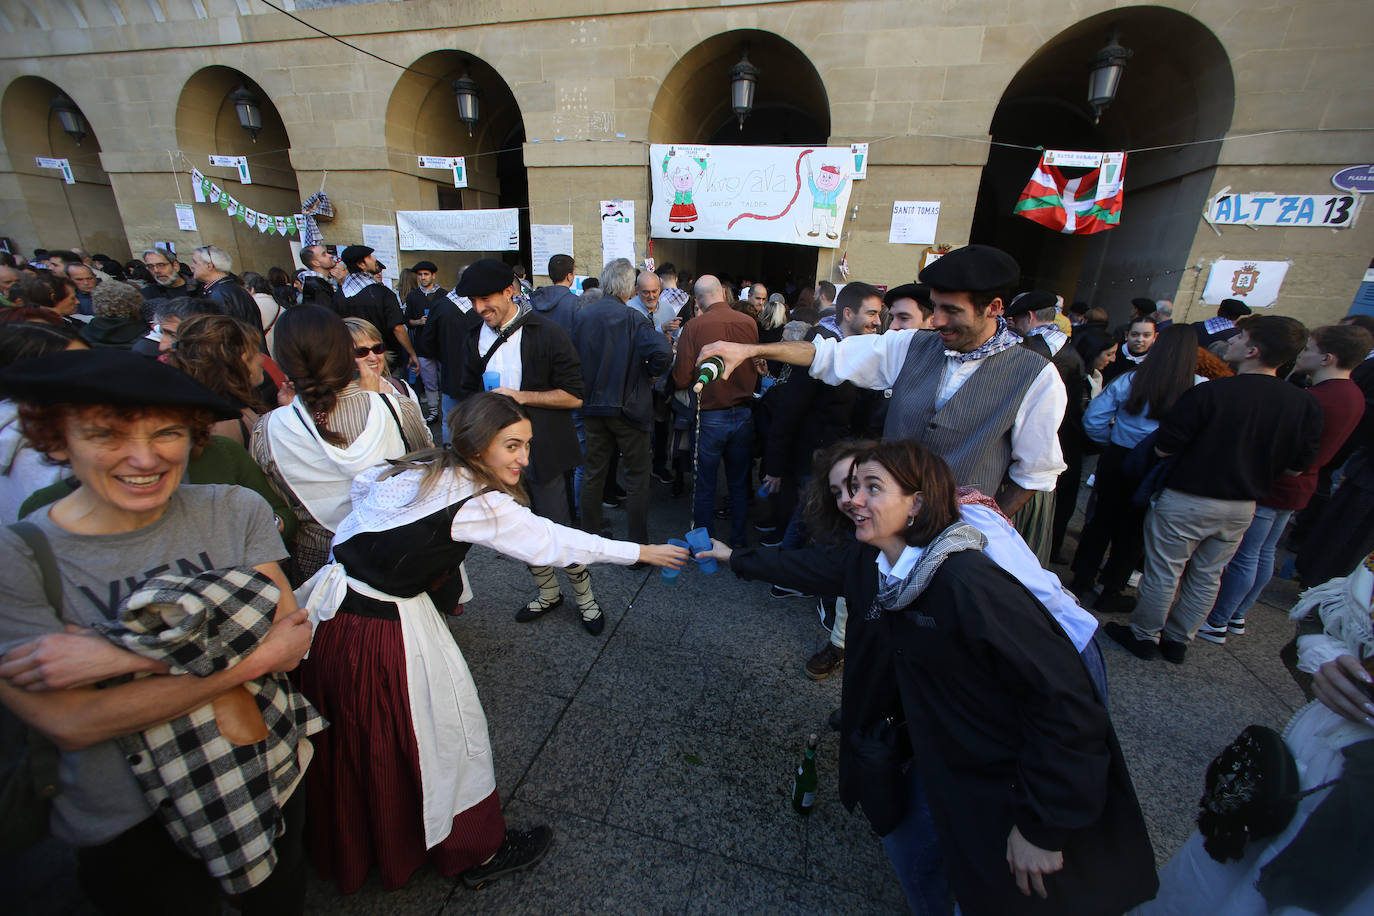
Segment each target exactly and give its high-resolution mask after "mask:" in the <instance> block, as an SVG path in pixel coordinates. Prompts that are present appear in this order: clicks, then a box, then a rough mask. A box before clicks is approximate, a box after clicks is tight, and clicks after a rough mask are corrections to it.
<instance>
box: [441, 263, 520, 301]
mask: <svg viewBox="0 0 1374 916" xmlns="http://www.w3.org/2000/svg"><path fill="white" fill-rule="evenodd" d="M514 285H515V271H514V270H513V269H512V268H511V266H510V265H509V264H506V263H504V262H502V261H498V260H496V259H495V258H483V259H482V260H480V261H473V262H472V263H471V264H469V265H468V267H467V270H465V271H463V279H461V280H459V281H458V289H457V290H455V292H457V293H458V295H460V296H466V297H468V298H469V299H475V298H476V297H478V296H490V295H491V294H492V293H499V292H501V290H503V289H506V288H507V287H511V286H514Z"/></svg>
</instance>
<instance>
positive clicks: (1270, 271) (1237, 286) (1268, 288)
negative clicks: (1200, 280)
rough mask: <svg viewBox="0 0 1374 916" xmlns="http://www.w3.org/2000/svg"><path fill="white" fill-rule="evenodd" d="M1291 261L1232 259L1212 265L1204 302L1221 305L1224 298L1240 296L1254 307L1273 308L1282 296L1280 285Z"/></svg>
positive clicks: (1203, 291) (1203, 296)
mask: <svg viewBox="0 0 1374 916" xmlns="http://www.w3.org/2000/svg"><path fill="white" fill-rule="evenodd" d="M1291 263H1292V262H1291V261H1228V260H1221V261H1216V262H1214V263H1213V264H1212V272H1211V273H1209V274H1208V275H1207V285H1206V287H1204V288H1203V290H1202V301H1203V302H1205V303H1207V304H1208V305H1220V304H1221V300H1223V299H1239V300H1240V301H1241V302H1244V303H1245V304H1246V305H1248V306H1250V307H1251V308H1269V307H1270V306H1272V305H1273V304H1274V303H1275V302H1277V301H1278V298H1279V287H1280V286H1282V285H1283V278H1284V276H1285V275H1286V274H1287V273H1288V267H1289V265H1290V264H1291Z"/></svg>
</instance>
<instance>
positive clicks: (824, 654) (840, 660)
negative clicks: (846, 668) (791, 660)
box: [806, 642, 844, 681]
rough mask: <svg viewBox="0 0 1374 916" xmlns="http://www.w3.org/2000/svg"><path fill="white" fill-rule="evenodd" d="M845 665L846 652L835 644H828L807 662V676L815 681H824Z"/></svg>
mask: <svg viewBox="0 0 1374 916" xmlns="http://www.w3.org/2000/svg"><path fill="white" fill-rule="evenodd" d="M843 664H844V650H843V649H841V648H839V647H838V646H836V645H835V644H834V643H829V642H828V643H826V644H825V645H824V646H822V647H821V651H819V652H817V653H816V654H815V655H813V656H811V657H810V658H808V659H807V660H806V676H807V677H809V678H811V680H813V681H823V680H825V679H826V678H828V677H830V675H832V674H834V673H835V669H836V668H838V667H840V666H841V665H843Z"/></svg>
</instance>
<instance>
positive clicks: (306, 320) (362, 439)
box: [178, 305, 434, 584]
mask: <svg viewBox="0 0 1374 916" xmlns="http://www.w3.org/2000/svg"><path fill="white" fill-rule="evenodd" d="M182 327H183V328H184V327H185V324H184V323H183V325H182ZM178 336H180V335H179V334H178ZM273 356H274V357H276V361H277V365H278V366H280V367H281V370H282V371H283V372H284V373H285V374H286V377H287V378H288V379H289V380H290V381H291V384H292V386H293V388H294V391H295V396H294V398H293V399H292V400H291V401H290V403H288V404H287V405H286V406H284V407H279V408H278V409H276V410H274V411H272V412H271V413H270V414H268V415H267V417H266V418H265V419H264V420H263V422H261V423H259V424H258V425H257V426H256V427H255V428H254V429H253V440H252V447H251V451H252V453H253V459H254V460H255V461H257V463H258V464H259V465H261V467H262V469H263V470H264V471H266V472H267V476H268V478H269V479H270V480H271V481H272V484H273V485H274V486H275V487H276V488H277V489H278V491H280V492H281V494H282V496H284V497H285V498H286V500H287V502H288V503H290V505H291V507H292V510H293V511H294V512H295V513H296V517H297V518H298V519H299V520H300V523H301V524H300V529H299V533H298V534H297V536H296V551H295V555H294V560H295V569H294V571H293V575H292V581H293V583H294V584H299V583H300V582H304V581H305V580H306V579H308V578H310V576H312V575H314V573H315V571H316V570H318V569H319V568H320V567H321V566H323V565H324V563H325V561H326V560H328V559H329V545H330V541H332V540H333V537H334V532H335V531H336V530H337V529H338V526H339V524H340V523H341V522H342V521H343V520H344V517H345V516H347V515H348V513H349V510H350V509H351V508H352V500H351V499H350V496H349V488H350V486H351V485H352V483H353V478H355V477H357V476H358V474H359V473H361V472H362V471H364V470H366V469H367V468H369V467H372V466H373V465H377V464H381V463H382V462H383V461H386V460H387V459H390V458H399V457H401V456H402V455H404V454H406V453H408V452H412V451H415V450H417V449H422V448H428V447H429V446H431V445H433V444H434V442H433V439H431V438H430V434H429V428H428V427H427V426H425V420H424V417H423V415H421V413H420V408H419V407H418V406H417V405H416V404H415V402H414V401H411V400H410V399H409V398H406V397H402V396H401V395H398V394H395V393H394V392H389V391H388V390H387V389H389V388H390V386H389V385H388V386H386V388H383V387H382V386H383V384H384V383H383V381H382V378H381V376H380V375H378V374H377V373H375V372H371V371H369V370H367V369H366V368H363V369H361V370H360V368H359V366H358V364H357V362H356V361H355V360H354V357H353V337H352V335H351V334H350V333H349V331H348V326H347V325H345V324H344V322H343V319H342V318H340V317H339V316H338V315H336V314H335V313H334V312H332V311H330V310H329V309H326V308H323V307H321V306H317V305H303V306H299V307H297V308H293V309H288V310H287V311H286V313H285V314H284V315H282V317H281V318H280V319H279V320H278V322H277V328H276V348H275V350H274V352H273Z"/></svg>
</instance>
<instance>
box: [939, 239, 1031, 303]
mask: <svg viewBox="0 0 1374 916" xmlns="http://www.w3.org/2000/svg"><path fill="white" fill-rule="evenodd" d="M917 279H919V280H920V281H921V282H922V283H925V284H926V285H928V286H930V287H932V288H933V289H940V290H946V291H948V292H953V293H958V292H966V293H981V292H989V291H998V290H1005V289H1010V288H1011V287H1013V286H1015V285H1016V283H1017V281H1019V280H1020V279H1021V268H1020V267H1018V266H1017V264H1016V259H1015V258H1013V257H1012V256H1011V255H1009V254H1007V253H1006V252H1005V251H1003V250H1002V249H1000V248H993V247H992V246H991V245H965V246H964V247H963V248H956V249H954V250H953V251H951V252H950V253H949V254H946V255H944V256H942V257H941V258H940V259H939V260H937V261H936V262H935V263H934V264H931V265H930V266H929V267H927V268H926V269H925V270H923V271H921V275H920V277H918V278H917Z"/></svg>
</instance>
